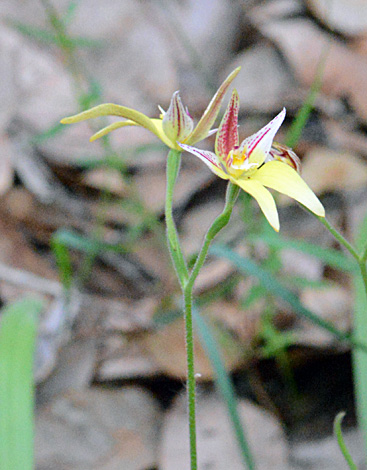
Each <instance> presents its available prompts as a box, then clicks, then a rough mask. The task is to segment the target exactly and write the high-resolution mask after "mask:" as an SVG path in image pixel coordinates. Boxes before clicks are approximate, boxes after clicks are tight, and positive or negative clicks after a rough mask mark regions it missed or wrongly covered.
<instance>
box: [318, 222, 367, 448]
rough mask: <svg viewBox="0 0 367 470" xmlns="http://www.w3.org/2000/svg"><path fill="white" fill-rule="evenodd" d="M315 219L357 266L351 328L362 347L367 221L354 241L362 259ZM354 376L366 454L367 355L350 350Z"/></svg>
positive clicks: (366, 331) (366, 330)
mask: <svg viewBox="0 0 367 470" xmlns="http://www.w3.org/2000/svg"><path fill="white" fill-rule="evenodd" d="M318 219H319V220H320V221H321V222H322V223H323V225H324V226H325V227H326V228H327V229H328V230H329V232H330V233H331V234H332V235H333V237H334V238H335V239H336V240H337V241H338V242H339V243H340V244H341V245H343V246H344V247H345V248H346V249H347V250H348V251H349V253H350V254H351V255H352V256H353V258H355V260H356V261H357V263H358V266H359V270H360V275H356V276H354V292H355V307H354V327H353V342H354V343H355V344H359V343H363V342H364V341H365V339H366V337H367V268H366V258H367V247H366V245H365V240H366V236H367V217H366V218H365V219H364V220H363V221H362V223H361V227H360V230H359V233H358V237H357V240H356V246H357V249H358V248H360V247H361V246H364V248H363V250H362V251H361V255H359V254H358V251H357V249H356V248H354V246H352V245H351V244H350V243H349V242H348V241H347V240H346V239H345V238H344V237H343V236H342V235H341V234H340V233H339V232H338V231H337V230H336V229H335V228H334V227H332V225H331V224H330V223H329V222H328V221H327V220H326V219H323V218H321V217H318ZM353 376H354V386H355V395H356V406H357V414H358V422H359V425H360V427H361V430H362V433H363V438H364V445H365V450H366V451H367V354H366V351H363V350H361V349H356V350H353Z"/></svg>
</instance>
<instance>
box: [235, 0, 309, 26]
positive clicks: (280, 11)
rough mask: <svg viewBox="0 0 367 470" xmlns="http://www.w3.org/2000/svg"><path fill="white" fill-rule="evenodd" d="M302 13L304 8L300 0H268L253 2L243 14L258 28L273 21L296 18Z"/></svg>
mask: <svg viewBox="0 0 367 470" xmlns="http://www.w3.org/2000/svg"><path fill="white" fill-rule="evenodd" d="M244 7H245V5H244ZM304 11H305V7H304V5H303V2H302V1H301V0H268V1H267V2H256V1H255V2H254V6H253V7H252V8H249V9H245V14H246V15H247V16H248V18H249V19H250V21H251V22H252V23H253V24H254V25H255V26H259V25H261V24H264V23H269V21H274V20H275V19H277V20H280V19H284V18H289V17H290V16H292V15H294V16H297V15H300V14H301V13H304Z"/></svg>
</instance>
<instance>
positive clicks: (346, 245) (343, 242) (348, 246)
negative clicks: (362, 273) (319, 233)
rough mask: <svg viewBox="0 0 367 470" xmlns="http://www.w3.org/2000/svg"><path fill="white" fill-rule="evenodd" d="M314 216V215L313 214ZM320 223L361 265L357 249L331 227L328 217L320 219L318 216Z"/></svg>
mask: <svg viewBox="0 0 367 470" xmlns="http://www.w3.org/2000/svg"><path fill="white" fill-rule="evenodd" d="M313 215H314V214H313ZM316 217H317V218H318V219H319V221H320V222H321V223H322V224H323V225H324V227H326V228H327V230H329V232H330V233H331V235H332V236H333V237H334V238H335V239H336V240H337V241H338V242H339V243H340V244H341V245H342V246H344V248H346V249H347V250H348V251H349V253H350V254H351V255H352V256H353V258H355V259H356V261H357V262H358V264H359V263H360V260H361V258H360V256H359V254H358V253H357V251H356V250H355V248H354V247H353V246H352V245H351V244H350V243H349V242H348V240H346V239H345V238H344V237H343V235H342V234H341V233H339V232H338V230H337V229H336V228H335V227H333V226H332V225H331V223H330V222H329V221H328V220H327V219H326V217H319V216H316Z"/></svg>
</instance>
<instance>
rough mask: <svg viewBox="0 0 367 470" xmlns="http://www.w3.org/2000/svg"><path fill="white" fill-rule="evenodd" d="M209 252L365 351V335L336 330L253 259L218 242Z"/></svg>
mask: <svg viewBox="0 0 367 470" xmlns="http://www.w3.org/2000/svg"><path fill="white" fill-rule="evenodd" d="M210 253H211V254H212V255H215V256H218V257H221V258H225V259H227V260H228V261H230V262H231V263H232V264H233V266H235V267H236V268H237V269H238V271H239V272H241V273H243V274H246V275H251V276H254V277H256V278H257V279H258V280H259V281H260V282H261V284H262V285H263V286H264V287H265V288H266V289H267V290H268V292H270V293H272V294H273V295H275V296H276V297H280V298H281V299H283V300H284V301H285V302H287V303H288V304H289V305H290V306H291V307H292V308H293V310H294V312H295V313H296V314H297V315H299V316H301V317H303V318H305V319H306V320H308V321H310V322H312V323H313V324H315V325H317V326H319V327H320V328H322V329H324V330H326V331H328V332H329V333H330V334H332V335H333V336H335V337H336V338H338V339H339V340H341V341H346V342H347V343H349V344H350V345H353V346H356V347H358V348H360V349H363V351H367V344H366V343H365V338H366V337H365V338H364V339H361V340H359V341H356V340H355V339H354V338H351V336H350V335H349V334H347V333H344V332H342V331H340V330H338V329H337V328H335V326H334V325H332V324H331V323H330V322H328V321H326V320H323V319H322V318H320V317H319V316H318V315H316V314H315V313H313V312H311V311H310V310H309V309H307V308H306V307H304V306H303V305H302V303H301V302H300V300H299V299H298V297H297V296H296V295H295V294H293V292H291V291H290V290H288V289H287V288H286V287H284V286H283V285H282V284H281V283H280V282H279V281H278V280H277V279H276V278H275V277H274V276H272V275H271V274H270V273H268V272H267V271H265V270H264V269H263V268H262V267H261V266H259V265H257V264H256V263H255V262H254V261H252V260H250V259H248V258H244V257H241V256H239V255H238V254H237V253H236V252H234V251H233V250H232V249H231V248H229V247H226V246H223V245H218V244H216V245H212V247H211V249H210Z"/></svg>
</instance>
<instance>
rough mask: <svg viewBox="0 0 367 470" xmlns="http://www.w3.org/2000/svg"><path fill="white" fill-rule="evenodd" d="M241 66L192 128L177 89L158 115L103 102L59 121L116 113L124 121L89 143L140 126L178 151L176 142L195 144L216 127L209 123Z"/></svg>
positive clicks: (214, 130)
mask: <svg viewBox="0 0 367 470" xmlns="http://www.w3.org/2000/svg"><path fill="white" fill-rule="evenodd" d="M240 69H241V67H237V68H236V69H235V70H234V71H233V72H232V73H231V74H229V75H228V77H227V78H226V79H225V80H224V82H223V83H222V84H221V86H220V87H219V89H218V90H217V92H216V93H215V95H214V96H213V98H212V100H211V101H210V103H209V105H208V107H207V109H206V110H205V112H204V114H203V115H202V117H201V119H200V120H199V122H198V124H197V126H196V127H195V129H194V121H193V119H192V117H191V116H190V114H189V112H188V110H187V108H185V107H184V106H183V104H182V102H181V98H180V96H179V92H178V91H176V92H175V93H174V94H173V96H172V99H171V103H170V106H169V108H168V110H167V112H165V111H163V110H162V108H160V110H161V116H160V118H157V119H155V118H149V117H148V116H146V115H145V114H143V113H140V112H139V111H136V110H135V109H131V108H126V107H125V106H119V105H117V104H112V103H106V104H101V105H99V106H95V107H94V108H91V109H88V110H87V111H84V112H82V113H79V114H76V115H74V116H70V117H66V118H64V119H62V120H61V121H60V122H61V123H62V124H72V123H75V122H80V121H85V120H87V119H91V118H95V117H100V116H119V117H122V118H125V119H126V121H118V122H114V123H113V124H110V125H109V126H107V127H104V128H103V129H101V130H100V131H98V132H97V133H95V134H94V135H93V136H92V137H91V138H90V141H91V142H93V141H94V140H96V139H99V138H100V137H103V136H104V135H106V134H109V133H110V132H111V131H113V130H115V129H118V128H120V127H125V126H141V127H144V128H145V129H147V130H148V131H150V132H152V133H153V134H155V135H156V136H157V137H158V138H159V139H160V140H161V141H162V142H163V143H164V144H166V145H167V146H168V147H170V148H172V149H174V150H181V149H180V147H179V145H178V142H185V143H187V144H195V143H196V142H199V141H200V140H203V139H205V138H206V137H208V136H209V135H211V134H213V133H214V132H216V129H211V127H212V126H213V124H214V122H215V120H216V118H217V116H218V113H219V110H220V107H221V104H222V101H223V99H224V95H225V93H226V91H227V90H228V88H229V86H230V84H231V83H232V82H233V80H234V79H235V77H236V76H237V74H238V72H239V71H240Z"/></svg>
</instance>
